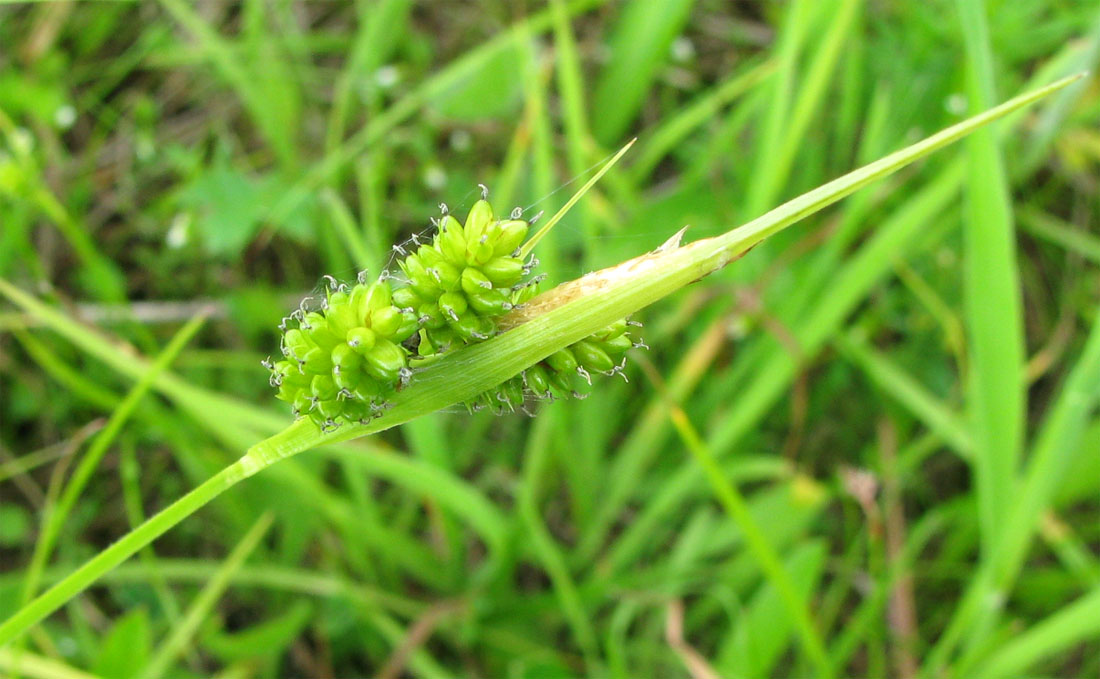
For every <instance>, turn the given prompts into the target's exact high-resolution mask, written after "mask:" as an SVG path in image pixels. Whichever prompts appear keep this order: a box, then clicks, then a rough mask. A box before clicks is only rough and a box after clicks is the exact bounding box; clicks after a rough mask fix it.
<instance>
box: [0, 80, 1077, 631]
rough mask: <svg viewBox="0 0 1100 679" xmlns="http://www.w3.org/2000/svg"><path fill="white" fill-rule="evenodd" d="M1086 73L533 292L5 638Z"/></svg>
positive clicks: (34, 613)
mask: <svg viewBox="0 0 1100 679" xmlns="http://www.w3.org/2000/svg"><path fill="white" fill-rule="evenodd" d="M1078 77H1080V76H1074V77H1070V78H1066V79H1063V80H1060V81H1058V82H1056V83H1053V84H1051V85H1048V86H1046V87H1043V88H1040V89H1038V90H1036V91H1034V92H1030V93H1027V94H1024V95H1021V96H1019V97H1016V98H1014V99H1012V100H1010V101H1008V102H1005V103H1004V104H1001V105H1000V106H997V107H996V108H993V109H990V110H989V111H986V112H985V113H983V114H981V115H978V116H975V117H973V118H970V119H968V120H966V121H963V122H961V123H959V124H957V125H954V126H952V127H949V128H947V129H945V130H943V131H941V132H939V133H937V134H935V135H932V136H931V137H929V138H927V139H925V140H924V141H921V142H918V143H917V144H914V145H912V146H909V147H907V148H905V149H902V150H900V151H897V152H895V153H892V154H890V155H888V156H886V157H885V158H883V159H881V160H879V161H876V162H874V163H871V164H869V165H867V166H864V167H862V168H860V169H858V170H855V171H853V172H850V173H849V174H847V175H844V176H843V177H840V178H838V179H835V180H833V181H831V182H829V183H827V184H825V185H823V186H821V187H819V188H818V189H815V190H813V191H810V192H808V193H806V194H803V195H802V196H800V197H798V198H795V199H794V200H791V201H789V202H787V203H785V204H783V205H781V206H779V207H778V208H776V209H774V210H772V211H771V212H768V213H767V214H765V215H762V216H761V217H759V218H757V219H754V220H752V221H751V222H749V223H748V224H745V225H744V226H741V227H739V228H736V229H734V230H732V231H730V232H728V233H726V234H724V235H721V236H717V237H715V238H708V239H704V240H699V241H695V242H693V243H690V244H688V245H682V246H680V247H676V245H677V244H678V243H677V242H676V241H678V238H677V239H675V240H674V241H673V242H670V243H668V244H666V246H663V247H662V248H660V249H658V250H657V251H654V252H652V253H649V254H646V255H643V256H641V257H638V258H636V259H634V260H629V261H627V262H624V263H622V264H620V265H617V266H614V267H611V268H609V269H606V270H603V271H600V272H595V273H593V274H590V275H588V276H585V277H584V278H581V279H578V280H577V281H573V282H571V283H566V284H563V285H561V286H558V288H555V289H554V290H551V291H549V292H548V293H544V294H543V295H540V296H539V297H537V298H535V299H534V300H532V301H531V302H530V303H529V304H528V306H527V307H526V308H524V309H523V310H522V312H523V313H524V314H525V315H526V316H525V322H523V323H522V324H520V325H518V326H516V327H514V328H513V329H511V330H509V331H507V332H504V333H502V334H501V335H499V336H497V337H495V338H493V339H491V340H488V341H486V342H482V343H480V344H475V345H471V346H468V347H464V348H462V349H459V350H456V351H454V352H453V353H450V354H447V355H446V356H444V357H443V358H442V359H440V360H439V361H437V362H434V363H433V364H431V365H430V366H428V367H426V368H424V369H423V370H422V371H421V372H419V373H418V374H417V379H416V380H414V381H413V383H412V384H410V385H409V387H408V388H406V389H404V390H402V391H401V392H400V393H399V394H398V395H397V396H396V397H395V398H394V401H393V407H392V408H390V409H389V410H387V411H386V413H385V414H383V415H382V416H381V417H379V418H378V419H376V420H374V421H372V422H371V423H369V424H367V425H355V426H345V427H342V428H341V429H338V430H336V431H335V432H329V433H327V434H322V433H321V432H320V431H318V430H317V428H316V426H315V425H313V424H312V423H311V422H310V421H309V420H299V421H298V422H296V423H295V424H293V425H291V426H290V427H288V428H287V429H285V430H284V431H283V432H281V433H279V434H276V435H275V436H273V437H271V438H269V439H267V440H265V441H263V442H261V443H259V444H257V445H255V446H253V447H252V448H251V449H249V451H248V452H247V453H246V454H245V455H244V456H243V457H242V458H241V459H240V460H238V461H237V462H235V463H233V464H232V465H230V466H229V467H226V468H225V469H224V470H222V471H221V472H219V473H218V474H217V475H216V476H214V477H212V478H211V479H210V480H208V481H206V482H205V483H203V484H202V485H200V486H199V487H198V488H196V489H195V490H193V491H191V492H190V493H188V494H187V495H185V496H183V497H182V498H181V499H180V500H178V501H177V502H176V503H174V504H173V505H171V506H169V507H168V508H166V509H165V510H164V511H162V512H161V513H160V514H157V515H155V516H153V517H152V518H150V519H149V520H148V521H146V522H145V523H144V524H142V525H141V526H139V527H138V528H136V529H135V530H134V531H132V532H130V533H128V534H127V535H126V536H124V537H123V538H122V539H121V540H119V541H118V542H116V543H114V544H113V545H111V547H109V548H108V549H106V550H104V551H103V552H101V553H100V554H99V555H97V556H96V557H94V558H93V559H92V560H90V561H89V562H88V563H86V564H85V565H84V566H82V567H81V568H80V569H78V570H77V571H76V572H74V573H73V574H72V575H70V576H69V577H68V578H66V579H64V580H62V581H61V582H59V583H58V584H57V585H55V586H54V587H53V588H51V589H50V590H48V591H47V592H45V593H43V594H42V595H41V596H39V597H38V598H37V599H35V600H34V601H32V602H30V603H29V604H28V605H27V606H25V607H23V608H22V609H20V610H19V611H18V612H17V613H16V614H15V615H14V616H12V618H10V619H9V620H7V621H5V622H4V623H3V624H0V644H5V643H7V642H9V641H11V640H12V639H13V638H15V637H16V636H18V635H19V634H21V633H23V632H24V631H25V630H26V629H27V628H28V627H30V626H31V625H33V624H34V623H36V622H38V621H39V620H41V619H42V618H43V617H45V616H46V615H49V614H50V613H51V612H52V611H54V610H56V609H57V608H58V607H60V606H61V605H63V604H64V603H65V602H66V601H68V600H69V599H71V598H72V597H73V596H75V595H76V594H78V593H79V592H81V591H83V590H84V589H85V588H87V587H88V586H89V585H90V584H91V583H93V582H94V581H96V580H97V579H99V578H100V577H101V576H102V575H103V574H104V573H105V572H107V571H109V570H110V569H112V568H114V567H115V566H117V565H118V564H119V563H121V562H122V561H124V560H125V559H127V558H128V557H130V556H131V555H132V554H133V553H134V552H136V551H137V550H138V549H140V548H142V547H143V546H145V545H146V544H148V543H149V542H151V541H152V540H154V539H156V538H157V537H158V536H160V535H162V534H163V533H164V532H165V531H167V530H169V529H170V528H171V527H172V526H174V525H176V524H177V523H179V522H180V521H182V520H183V519H184V518H186V517H187V516H189V515H190V514H191V513H193V512H194V511H196V510H197V509H198V508H199V507H202V506H203V505H205V504H206V503H207V502H209V501H210V500H212V499H213V498H215V497H217V496H218V495H220V494H221V493H222V492H224V491H225V490H227V489H228V488H230V487H232V486H233V485H235V484H237V483H239V482H240V481H242V480H244V479H245V478H248V477H250V476H252V475H253V474H255V473H257V472H258V471H260V470H261V469H263V468H265V467H268V466H270V465H272V464H274V463H276V462H278V461H280V460H282V459H285V458H287V457H290V456H292V455H295V454H297V453H299V452H302V451H304V450H308V449H311V448H315V447H317V446H320V445H324V444H326V443H335V442H339V441H346V440H349V439H354V438H358V437H361V436H366V435H369V434H372V433H376V432H379V431H383V430H385V429H388V428H390V427H393V426H396V425H398V424H401V423H403V422H406V421H408V420H411V419H413V418H415V417H419V416H421V415H424V414H428V413H431V412H435V411H436V410H439V409H441V408H444V407H447V406H449V405H452V404H454V403H458V402H461V401H465V400H468V399H471V398H473V397H475V396H476V395H477V394H480V393H481V392H483V391H485V390H486V389H491V388H493V387H494V386H496V385H498V384H500V383H501V382H503V381H504V380H506V379H509V378H511V377H512V376H514V375H516V374H518V373H519V372H520V371H521V370H523V369H525V368H527V367H528V366H530V365H532V364H533V363H535V362H537V361H539V360H542V359H543V358H545V357H546V356H549V355H550V354H551V353H553V352H555V351H557V350H558V349H561V348H562V347H566V346H568V345H570V344H572V343H574V342H576V341H578V340H580V339H582V338H584V337H586V336H588V335H590V334H592V333H594V332H596V331H598V330H599V329H601V328H603V327H604V326H605V325H606V324H607V319H608V318H622V317H625V316H629V315H630V314H631V313H634V312H635V311H637V310H639V309H641V308H644V307H646V306H648V305H650V304H652V303H653V302H655V301H657V300H659V299H661V298H663V297H665V296H667V295H669V294H671V293H672V292H674V291H676V290H678V289H679V288H681V287H683V286H685V285H687V284H689V283H691V282H693V281H696V280H698V279H700V278H702V277H704V276H706V275H708V274H710V273H712V272H714V271H716V270H718V269H721V268H722V267H724V266H726V265H727V264H729V263H730V262H731V261H733V260H734V259H736V258H737V257H738V256H740V255H742V254H744V253H745V252H746V251H747V250H748V249H750V248H751V247H752V246H754V245H756V244H757V243H759V242H760V241H761V240H763V239H764V238H767V237H768V236H770V235H772V234H774V233H777V232H779V231H781V230H783V229H785V228H786V227H788V226H790V225H791V224H793V223H795V222H797V221H798V220H800V219H802V218H805V217H806V216H808V215H810V214H813V213H814V212H817V211H819V210H821V209H823V208H825V207H827V206H829V205H831V204H833V203H835V202H837V201H839V200H841V199H843V198H844V197H845V196H847V195H850V194H851V193H852V192H854V191H856V190H858V189H860V188H862V187H864V186H866V185H867V184H870V183H871V182H873V181H875V180H877V179H881V178H883V177H885V176H887V175H889V174H891V173H893V172H896V171H897V170H899V169H901V168H902V167H904V166H906V165H908V164H910V163H912V162H915V161H916V160H919V159H920V158H923V157H924V156H927V155H928V154H930V153H932V152H934V151H936V150H938V149H940V148H942V147H944V146H946V145H948V144H950V143H952V142H954V141H956V140H958V139H959V138H961V137H963V136H965V135H967V134H969V133H970V132H973V131H974V130H975V129H978V128H980V127H982V126H983V125H986V124H988V123H990V122H992V121H994V120H996V119H998V118H1000V117H1003V116H1005V115H1007V114H1008V113H1011V112H1012V111H1015V110H1017V109H1020V108H1022V107H1024V106H1027V105H1029V104H1032V103H1034V102H1036V101H1038V100H1039V99H1041V98H1043V97H1044V96H1047V95H1049V94H1051V93H1052V92H1055V91H1057V90H1058V89H1060V88H1062V87H1065V86H1066V85H1068V84H1070V83H1072V82H1074V81H1075V80H1077V79H1078ZM0 294H4V295H5V296H7V297H9V298H10V299H13V300H18V299H22V300H24V302H26V300H27V299H29V296H28V295H26V294H25V293H22V292H21V291H19V290H18V289H16V288H14V287H13V286H11V285H10V284H9V283H6V282H4V281H2V280H0ZM33 301H34V300H32V302H33ZM55 313H56V312H55ZM58 315H60V314H58Z"/></svg>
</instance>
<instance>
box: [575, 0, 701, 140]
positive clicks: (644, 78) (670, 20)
mask: <svg viewBox="0 0 1100 679" xmlns="http://www.w3.org/2000/svg"><path fill="white" fill-rule="evenodd" d="M694 4H695V0H665V1H664V2H657V3H648V2H631V3H627V4H626V5H625V6H624V7H623V9H622V13H621V15H620V16H619V19H618V22H617V23H616V26H615V28H614V29H613V31H614V33H613V35H612V38H611V44H610V45H609V48H610V57H609V59H608V61H607V65H606V66H605V67H604V68H603V70H602V71H601V73H600V77H599V80H598V81H597V83H596V90H595V94H594V95H593V98H592V109H593V110H594V111H598V112H599V115H597V116H595V118H594V119H593V121H592V131H593V133H594V134H595V136H596V139H597V140H598V141H599V142H600V143H601V144H603V145H604V146H608V145H611V144H615V143H617V142H618V141H619V139H620V137H622V136H623V135H624V134H626V132H627V129H628V128H629V126H630V123H631V122H633V121H634V118H635V117H636V116H637V115H638V111H639V110H640V109H641V106H642V102H643V101H644V100H645V96H646V93H648V92H649V91H650V90H651V89H652V86H653V81H654V79H655V78H656V75H657V70H658V69H659V68H660V66H661V65H662V64H663V63H664V62H665V61H666V60H667V59H668V54H669V52H670V47H671V46H672V41H673V39H675V38H676V36H677V34H679V33H680V31H681V30H682V29H683V26H684V24H685V23H686V22H687V19H688V16H689V14H690V13H691V8H692V6H693V5H694Z"/></svg>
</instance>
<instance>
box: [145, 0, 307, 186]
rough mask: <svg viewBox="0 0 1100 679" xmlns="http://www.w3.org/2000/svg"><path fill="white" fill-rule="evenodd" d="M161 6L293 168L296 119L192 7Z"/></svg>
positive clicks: (172, 1) (170, 2)
mask: <svg viewBox="0 0 1100 679" xmlns="http://www.w3.org/2000/svg"><path fill="white" fill-rule="evenodd" d="M160 4H161V5H163V6H164V9H165V10H167V11H168V13H169V14H171V15H172V17H173V18H174V19H175V20H176V21H178V22H179V23H180V24H181V25H182V26H183V27H184V28H185V29H186V30H187V31H188V32H189V33H191V34H192V35H194V36H195V39H196V40H198V42H199V45H200V47H201V48H202V50H203V51H204V52H205V53H206V54H207V55H209V58H210V60H211V61H212V62H213V63H214V66H215V68H216V69H217V70H218V72H219V73H220V74H221V76H222V77H223V78H224V79H225V80H226V82H228V84H229V85H230V86H231V87H232V88H233V89H235V90H236V91H237V93H238V94H239V96H240V97H241V101H242V103H243V104H244V106H245V108H247V109H248V112H249V114H250V115H251V116H252V117H253V119H254V120H255V121H256V125H257V126H258V127H259V128H260V130H262V132H263V134H264V137H265V138H266V139H267V141H268V143H269V144H271V147H272V149H274V150H275V152H276V154H277V155H278V156H279V159H280V160H281V161H282V162H284V163H286V164H287V165H288V166H293V165H294V164H295V163H296V159H297V148H296V145H295V143H294V142H295V136H296V135H295V133H296V129H295V124H294V118H293V116H287V115H285V114H286V113H287V111H286V109H285V108H283V107H282V106H279V105H278V103H279V102H272V101H270V99H269V97H268V96H267V93H266V91H265V89H264V88H263V87H262V83H261V82H260V81H259V80H258V79H257V74H256V73H255V72H253V71H254V70H253V69H251V68H248V67H246V66H245V65H244V64H242V63H241V61H240V60H239V59H238V58H237V55H236V54H235V53H234V48H233V46H232V45H231V44H229V42H228V41H226V40H225V38H223V37H222V36H221V35H219V34H218V32H217V31H215V30H214V29H213V28H211V27H210V26H209V25H208V24H207V23H206V22H205V21H203V19H202V17H201V16H199V14H198V12H196V11H195V9H194V8H193V7H192V6H191V4H190V3H187V2H183V1H182V0H161V3H160Z"/></svg>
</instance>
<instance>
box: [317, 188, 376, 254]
mask: <svg viewBox="0 0 1100 679" xmlns="http://www.w3.org/2000/svg"><path fill="white" fill-rule="evenodd" d="M321 203H322V204H323V205H324V206H325V209H326V210H327V211H328V216H329V223H330V224H332V229H333V231H335V232H336V235H337V236H339V238H340V241H341V242H342V243H343V245H344V247H345V248H347V251H348V252H349V253H350V254H351V256H352V259H354V260H355V265H356V266H357V267H358V268H359V270H360V271H362V270H367V271H381V270H382V268H381V267H382V253H381V252H370V251H368V250H367V245H366V242H365V240H364V239H363V236H362V234H360V233H359V229H358V228H357V227H356V224H355V217H353V216H352V214H351V210H350V209H349V208H348V205H347V203H345V202H344V200H343V199H342V198H340V195H339V194H338V193H336V192H335V191H333V190H332V189H328V188H326V189H322V190H321Z"/></svg>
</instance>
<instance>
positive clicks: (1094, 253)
mask: <svg viewBox="0 0 1100 679" xmlns="http://www.w3.org/2000/svg"><path fill="white" fill-rule="evenodd" d="M1019 217H1020V225H1021V226H1023V227H1024V230H1025V231H1028V232H1029V233H1031V234H1033V235H1035V236H1038V237H1040V238H1042V239H1043V240H1046V241H1050V242H1051V243H1055V244H1056V245H1060V246H1062V247H1063V248H1065V249H1066V250H1069V251H1070V252H1074V253H1076V254H1078V255H1081V256H1082V257H1085V258H1086V259H1090V260H1092V262H1093V263H1094V264H1098V265H1100V236H1094V235H1092V234H1090V233H1088V232H1087V231H1085V230H1084V229H1081V228H1075V227H1073V225H1071V224H1069V223H1067V222H1065V221H1063V220H1061V219H1058V218H1057V217H1054V216H1053V215H1050V214H1047V213H1045V212H1040V211H1038V210H1034V209H1023V210H1021V211H1020V213H1019Z"/></svg>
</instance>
